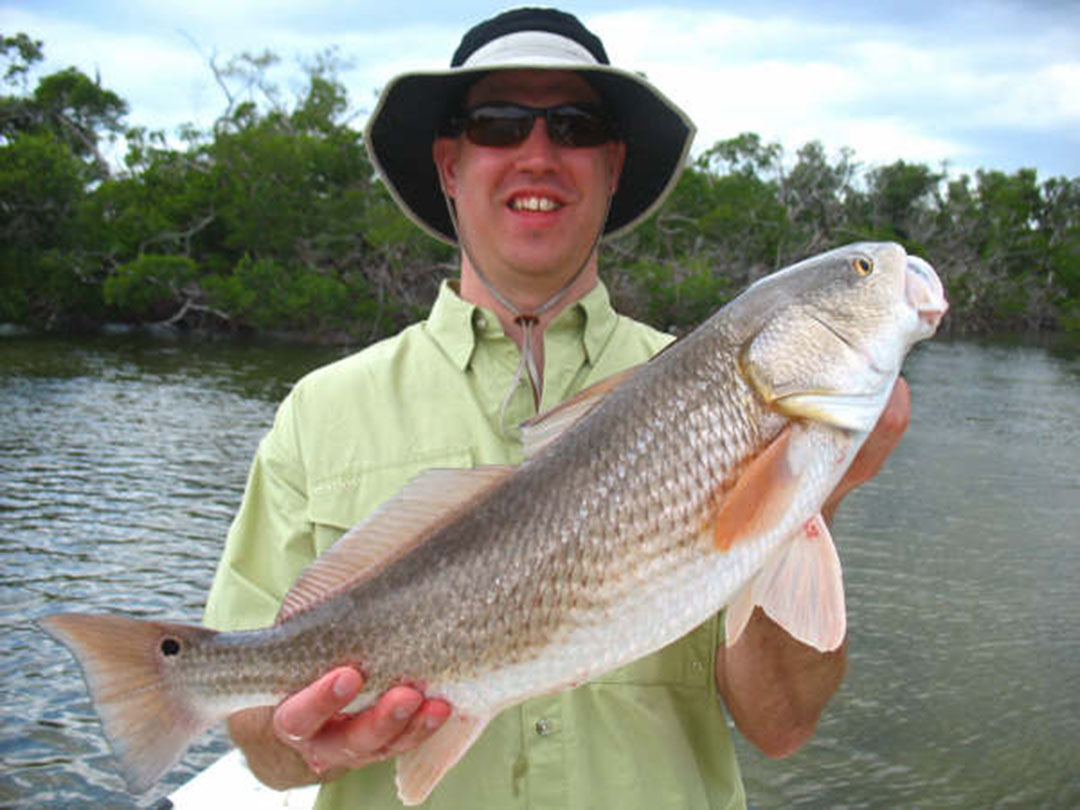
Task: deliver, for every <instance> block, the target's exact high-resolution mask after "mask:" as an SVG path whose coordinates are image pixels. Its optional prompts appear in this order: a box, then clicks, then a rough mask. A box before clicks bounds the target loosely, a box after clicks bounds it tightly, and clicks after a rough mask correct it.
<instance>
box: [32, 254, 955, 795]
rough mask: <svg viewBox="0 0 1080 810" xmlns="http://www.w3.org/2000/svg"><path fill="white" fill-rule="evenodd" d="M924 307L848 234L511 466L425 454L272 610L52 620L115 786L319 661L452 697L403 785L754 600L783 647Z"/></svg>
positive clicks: (823, 623) (432, 780) (590, 402)
mask: <svg viewBox="0 0 1080 810" xmlns="http://www.w3.org/2000/svg"><path fill="white" fill-rule="evenodd" d="M946 309H947V304H946V301H945V296H944V293H943V290H942V285H941V282H940V280H939V279H938V277H937V275H936V274H935V273H934V270H933V269H932V268H931V267H930V265H929V264H927V263H926V262H925V261H923V260H921V259H918V258H915V257H909V256H907V254H906V253H905V252H904V250H903V249H902V248H901V247H900V246H898V245H895V244H875V243H865V244H856V245H851V246H848V247H844V248H839V249H837V250H833V251H831V252H829V253H825V254H823V255H821V256H817V257H814V258H811V259H808V260H806V261H803V262H800V263H798V264H796V265H793V266H791V267H789V268H786V269H784V270H781V271H779V272H777V273H775V274H773V275H771V276H768V277H766V278H764V279H762V280H760V281H758V282H756V283H755V284H753V285H752V286H750V287H749V288H748V289H747V290H746V291H744V292H743V293H742V294H741V295H740V296H738V297H737V298H736V299H734V300H733V301H731V302H730V303H729V304H728V305H727V306H725V307H723V308H722V309H721V310H719V311H718V312H717V313H716V314H715V315H713V316H712V317H711V318H710V319H709V320H707V321H706V322H705V323H704V324H702V325H701V326H700V327H698V328H697V329H696V330H695V331H694V332H692V333H691V334H689V335H688V336H686V337H685V338H683V339H682V340H680V341H678V342H677V343H675V344H674V345H672V346H671V347H669V348H668V349H666V350H665V351H664V352H662V353H661V354H660V355H658V356H657V357H656V358H654V359H653V360H652V361H650V362H648V363H646V364H644V365H642V366H639V367H637V368H635V369H631V370H630V371H627V372H624V373H623V374H620V375H618V376H617V377H615V378H612V379H610V380H607V381H605V382H602V383H600V384H599V385H597V386H594V387H593V388H591V389H589V390H587V391H585V392H583V393H582V394H580V395H578V396H576V397H574V398H573V399H571V400H568V401H567V402H565V403H563V404H562V405H560V406H558V407H557V408H555V409H554V410H552V411H550V412H548V413H547V414H545V415H542V416H540V417H538V418H537V419H535V420H533V421H532V422H530V423H526V425H525V426H524V428H523V440H524V442H525V446H526V460H525V462H524V463H523V464H522V465H521V466H520V467H516V468H511V467H483V468H477V469H472V470H430V471H428V472H426V473H424V474H422V475H420V476H419V477H418V478H417V479H416V480H414V481H413V482H411V483H410V484H409V485H407V486H406V487H405V488H404V489H403V490H402V491H401V492H400V493H399V494H397V495H396V496H395V497H393V498H392V499H390V500H389V501H387V502H386V503H385V504H383V505H382V506H381V507H379V509H377V510H376V511H375V513H373V514H372V515H371V516H370V517H369V518H367V519H366V520H365V521H363V522H362V523H360V524H359V525H357V526H356V527H354V528H353V529H351V530H350V531H349V532H347V533H346V534H345V535H344V536H343V537H342V538H341V539H340V540H339V541H338V542H337V544H336V545H334V546H333V547H332V548H331V549H330V550H329V551H327V553H326V554H324V555H323V556H322V557H321V558H320V559H319V560H317V561H316V562H315V563H314V564H313V565H312V566H311V567H310V568H309V569H308V570H307V571H306V572H304V573H303V574H302V575H301V577H300V579H299V580H298V581H297V583H296V584H295V586H294V587H293V588H292V590H291V591H290V592H289V594H288V596H287V597H286V599H285V601H284V603H283V605H282V608H281V612H280V615H279V617H278V621H277V622H276V624H274V626H272V627H269V628H266V629H263V630H255V631H247V632H229V633H218V632H215V631H212V630H208V629H205V628H201V627H197V626H190V625H181V624H169V623H164V622H147V621H137V620H134V619H128V618H122V617H118V616H90V615H80V614H57V615H52V616H47V617H45V618H43V619H41V624H42V625H43V626H44V628H45V629H46V630H47V631H48V632H50V633H51V634H52V635H53V636H55V637H56V638H57V639H59V640H60V641H62V642H63V643H64V644H66V645H68V646H69V647H70V648H71V649H72V651H73V652H74V654H75V656H76V657H77V658H78V660H79V663H80V664H81V665H82V668H83V672H84V674H85V677H86V681H87V684H88V686H89V689H90V692H91V695H92V697H93V700H94V703H95V705H96V707H97V710H98V712H99V714H100V716H101V719H102V722H103V725H104V729H105V733H106V735H107V736H108V738H109V740H110V742H111V744H112V747H113V750H114V751H115V753H116V755H117V757H118V759H119V762H120V766H121V770H122V772H123V774H124V776H125V778H126V780H127V782H128V785H129V787H130V788H131V789H132V790H133V791H136V792H141V791H144V790H146V789H148V788H149V787H150V786H151V785H152V784H153V783H154V782H155V781H156V780H157V779H158V778H159V777H160V776H161V775H162V774H163V773H164V772H165V771H166V770H168V769H169V768H170V767H172V766H173V765H174V764H175V763H176V762H177V760H178V759H179V758H180V757H181V756H182V755H183V753H184V751H185V750H186V749H187V747H188V745H189V744H190V743H191V741H192V740H193V739H194V738H195V737H196V736H197V735H199V734H200V733H202V732H203V731H204V730H205V729H206V728H208V727H209V726H211V725H212V724H214V723H216V722H218V721H220V720H222V719H223V718H224V717H226V716H227V715H228V714H229V713H231V712H233V711H235V710H238V709H242V708H246V707H250V706H256V705H264V704H276V703H277V702H279V701H280V700H281V699H282V698H283V697H284V696H286V695H288V694H290V693H292V692H295V691H296V690H298V689H300V688H301V687H303V686H305V685H307V684H308V683H310V682H312V681H314V680H315V679H316V678H318V677H319V676H320V675H322V674H323V673H325V672H327V671H328V670H330V669H331V668H333V667H338V666H342V665H349V666H353V667H355V668H357V669H358V670H359V671H360V672H362V673H363V675H364V678H365V682H366V683H365V692H364V694H363V695H361V696H360V697H359V698H358V699H357V701H355V703H354V706H353V708H357V709H358V708H361V707H363V706H365V705H368V704H370V703H372V702H373V701H375V700H376V699H377V698H378V696H379V695H380V694H381V693H383V692H384V691H385V690H387V689H388V688H390V687H391V686H393V685H395V684H400V683H404V684H417V685H422V686H423V688H424V690H425V692H426V693H427V694H428V695H429V696H433V697H440V698H443V699H445V700H446V701H448V702H449V703H450V705H451V706H452V707H453V713H452V715H451V717H450V719H449V720H448V721H447V722H446V723H445V725H443V726H442V727H441V728H440V729H439V730H438V731H437V732H436V733H435V734H434V735H433V736H432V737H431V738H429V739H428V740H427V741H426V742H425V743H423V744H422V745H421V746H420V747H418V748H417V749H415V750H414V751H411V752H409V753H406V754H403V755H401V756H399V757H398V759H397V780H398V792H399V795H400V797H401V799H402V801H403V802H405V803H406V804H415V803H419V802H421V801H423V800H424V798H425V797H427V796H428V794H429V793H430V792H431V790H432V789H433V788H434V787H435V786H436V785H437V784H438V782H439V780H440V778H441V777H442V776H443V774H445V773H446V771H447V770H448V769H449V768H451V767H453V765H454V763H455V762H457V761H458V760H459V759H460V757H461V756H462V755H463V754H464V753H465V752H466V751H467V750H468V748H469V746H470V745H471V744H472V743H473V741H474V740H475V739H476V738H477V736H478V735H479V734H480V732H481V731H482V730H483V729H484V727H485V725H486V724H487V723H488V722H489V720H490V719H491V718H492V717H494V716H495V715H496V714H497V713H498V712H500V711H501V710H503V709H505V708H507V707H509V706H512V705H514V704H516V703H518V702H520V701H522V700H525V699H526V698H529V697H531V696H535V695H539V694H544V693H549V692H552V691H556V690H559V689H563V688H568V687H570V686H572V685H575V684H579V683H582V682H584V681H586V680H589V679H590V678H593V677H596V676H598V675H600V674H602V673H605V672H607V671H609V670H612V669H614V668H616V667H619V666H622V665H625V664H627V663H629V662H631V661H633V660H635V659H637V658H639V657H641V656H644V655H647V654H649V653H651V652H653V651H655V650H657V649H659V648H661V647H662V646H664V645H666V644H668V643H670V642H671V641H673V640H675V639H677V638H679V637H680V636H682V635H684V634H685V633H687V632H689V631H690V630H691V629H693V628H694V627H696V626H697V625H698V624H700V623H701V622H702V621H704V620H705V619H707V618H708V617H709V616H711V615H713V614H715V613H716V612H718V611H720V610H724V609H726V614H725V624H726V631H727V644H729V645H731V644H734V643H735V641H736V640H737V639H738V637H739V635H740V633H741V632H742V629H743V628H744V627H745V623H746V621H747V620H748V618H749V616H750V614H751V613H752V611H753V609H754V607H755V606H758V605H760V606H761V607H762V608H763V609H764V610H765V612H766V613H767V614H768V615H769V616H771V617H772V618H773V619H774V620H775V621H776V622H778V623H779V624H780V625H781V626H782V627H784V628H785V629H786V630H787V631H788V632H789V633H791V634H792V635H793V636H794V637H795V638H797V639H799V640H800V641H802V642H804V643H806V644H809V645H813V646H814V647H816V648H818V649H821V650H832V649H835V648H837V647H838V646H839V645H840V644H841V643H842V641H843V639H844V636H845V633H846V615H845V607H844V592H843V584H842V578H841V571H840V563H839V559H838V557H837V553H836V549H835V547H834V545H833V541H832V538H831V537H830V535H829V531H828V529H827V528H826V526H825V523H824V522H823V521H822V519H821V515H820V509H821V506H822V504H823V502H824V500H825V498H826V497H827V496H828V495H829V493H830V492H831V491H832V489H833V488H834V486H835V485H836V484H837V482H838V481H839V480H840V478H841V476H842V475H843V474H844V472H845V470H846V469H847V467H848V465H849V464H850V462H851V460H852V457H853V456H854V455H855V453H856V451H857V450H858V449H859V447H860V445H861V444H862V442H863V440H864V439H865V437H866V435H867V434H868V433H869V432H870V430H871V429H872V428H873V427H874V425H875V424H876V422H877V420H878V418H879V416H880V414H881V412H882V409H883V408H884V405H885V403H886V401H887V400H888V397H889V394H890V392H891V390H892V387H893V384H894V383H895V381H896V379H897V376H898V374H899V372H900V367H901V363H902V362H903V360H904V357H905V356H906V354H907V352H908V350H909V349H910V347H911V346H912V345H913V344H914V343H915V342H916V341H919V340H922V339H924V338H928V337H930V336H931V335H932V334H933V333H934V331H935V330H936V328H937V325H938V323H939V321H940V319H941V317H942V315H943V314H944V313H945V311H946Z"/></svg>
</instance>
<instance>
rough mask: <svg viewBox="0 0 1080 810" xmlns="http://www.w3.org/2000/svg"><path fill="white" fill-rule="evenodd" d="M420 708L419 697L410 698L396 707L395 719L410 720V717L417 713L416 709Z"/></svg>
mask: <svg viewBox="0 0 1080 810" xmlns="http://www.w3.org/2000/svg"><path fill="white" fill-rule="evenodd" d="M419 708H420V701H419V700H417V699H410V700H408V701H406V702H405V703H402V704H401V705H399V706H398V707H397V708H395V709H394V719H395V720H408V719H409V718H410V717H412V716H413V714H415V713H416V710H417V709H419Z"/></svg>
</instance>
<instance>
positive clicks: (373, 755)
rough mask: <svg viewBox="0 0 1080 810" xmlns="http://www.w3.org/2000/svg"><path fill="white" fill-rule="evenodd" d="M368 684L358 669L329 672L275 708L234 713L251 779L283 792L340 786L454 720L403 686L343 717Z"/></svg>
mask: <svg viewBox="0 0 1080 810" xmlns="http://www.w3.org/2000/svg"><path fill="white" fill-rule="evenodd" d="M363 685H364V679H363V677H362V676H361V675H360V673H359V672H357V671H356V670H355V669H352V668H350V667H342V668H339V669H335V670H332V671H331V672H328V673H327V674H326V675H324V676H323V677H321V678H319V680H317V681H315V682H314V683H313V684H311V685H310V686H308V687H306V688H304V689H302V690H300V691H299V692H297V693H296V694H294V695H291V696H290V697H288V698H286V699H285V700H284V701H283V702H282V703H281V704H280V705H279V706H278V707H277V708H276V709H273V708H271V707H267V706H263V707H259V708H257V709H248V710H245V711H242V712H237V713H236V714H234V715H232V716H231V717H230V718H229V731H230V733H231V734H232V736H233V739H234V740H235V741H236V744H237V745H238V746H240V748H241V749H242V750H243V751H244V754H245V756H246V757H247V759H248V764H249V766H250V767H251V770H252V772H254V773H255V775H256V776H257V777H258V778H259V779H260V780H261V781H262V782H265V783H266V784H267V785H269V786H270V787H273V788H277V789H279V790H281V789H286V788H289V787H295V786H297V785H302V784H310V783H312V782H318V781H328V780H331V779H335V778H337V777H338V776H340V775H341V774H343V773H344V772H345V771H347V770H349V769H351V768H360V767H363V766H364V765H368V764H370V763H372V762H377V761H379V760H382V759H386V758H388V757H393V756H396V755H397V754H401V753H403V752H405V751H408V750H410V749H412V748H415V747H416V746H418V745H419V744H420V743H422V742H423V741H424V740H426V739H427V738H428V737H430V736H431V734H432V733H433V732H434V731H435V730H436V729H437V728H439V726H441V725H442V724H443V723H444V722H445V721H446V718H448V717H449V716H450V711H451V710H450V706H449V704H447V703H446V702H445V701H442V700H428V699H426V698H425V697H424V696H423V694H421V693H420V692H419V691H417V690H416V689H412V688H409V687H405V686H396V687H394V688H392V689H390V690H388V691H387V692H386V693H385V694H384V695H383V696H382V697H380V698H379V700H378V702H377V703H375V705H373V706H370V707H368V708H367V709H365V710H363V711H362V712H358V713H356V714H342V710H343V709H344V708H345V707H346V706H348V704H349V703H350V702H351V701H352V699H353V698H355V697H356V695H357V694H359V693H360V690H361V689H362V688H363Z"/></svg>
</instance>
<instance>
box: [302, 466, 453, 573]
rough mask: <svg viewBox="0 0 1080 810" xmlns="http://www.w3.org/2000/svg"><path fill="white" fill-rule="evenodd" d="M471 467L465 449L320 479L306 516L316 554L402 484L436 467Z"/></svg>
mask: <svg viewBox="0 0 1080 810" xmlns="http://www.w3.org/2000/svg"><path fill="white" fill-rule="evenodd" d="M472 466H473V454H472V452H471V451H470V450H469V449H468V448H446V449H442V450H438V451H432V452H428V453H420V454H413V455H410V456H407V457H405V458H402V459H397V460H395V461H394V463H392V464H372V465H365V466H362V467H354V468H351V469H348V470H342V471H340V472H338V473H335V474H334V475H331V476H328V477H326V478H323V479H320V480H319V481H318V482H316V483H315V484H313V485H312V487H311V491H310V492H309V493H308V506H307V517H308V520H309V521H310V522H311V524H312V526H313V527H314V534H315V551H316V553H317V554H321V553H322V552H324V551H326V549H327V548H329V547H330V546H331V545H333V544H334V542H335V541H336V540H337V539H338V538H339V537H341V535H342V534H344V533H345V532H346V531H347V530H348V529H349V528H351V527H352V526H355V525H356V524H357V523H359V522H360V521H361V520H363V519H364V518H365V517H367V516H368V515H370V514H371V513H372V512H374V511H375V509H376V508H377V507H378V506H379V505H380V504H382V503H383V502H384V501H386V500H387V499H389V498H391V497H392V496H393V495H395V494H396V493H397V492H398V491H399V490H400V489H401V488H402V487H403V486H405V484H407V483H408V482H409V481H411V480H412V479H413V478H415V477H416V476H418V475H419V474H420V473H422V472H423V471H424V470H428V469H432V468H435V467H441V468H450V467H453V468H461V467H472Z"/></svg>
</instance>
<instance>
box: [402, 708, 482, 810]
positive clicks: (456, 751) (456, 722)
mask: <svg viewBox="0 0 1080 810" xmlns="http://www.w3.org/2000/svg"><path fill="white" fill-rule="evenodd" d="M490 719H491V718H490V716H482V717H470V716H468V715H463V714H457V713H455V714H453V715H451V717H450V718H449V719H448V720H447V721H446V722H445V723H444V724H443V725H442V726H441V727H440V728H439V730H438V731H436V732H435V733H434V734H432V735H431V736H430V737H428V739H427V740H425V741H424V742H423V743H422V744H421V745H419V746H418V747H416V748H414V749H413V750H411V751H407V752H406V753H404V754H401V755H400V756H398V758H397V789H398V798H400V799H401V801H402V803H403V804H406V805H408V806H413V805H417V804H420V803H421V802H423V801H424V800H425V799H426V798H427V797H428V796H429V795H431V791H432V790H434V789H435V786H436V785H437V784H439V780H441V779H442V778H443V776H444V775H445V774H446V772H447V771H449V770H450V769H451V768H452V767H454V765H455V764H456V763H457V761H458V760H459V759H461V758H462V757H463V756H464V755H465V752H466V751H468V750H469V747H470V746H471V745H472V744H473V743H474V742H475V741H476V738H477V737H479V736H480V732H482V731H483V730H484V728H485V727H486V726H487V724H488V722H489V721H490Z"/></svg>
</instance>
